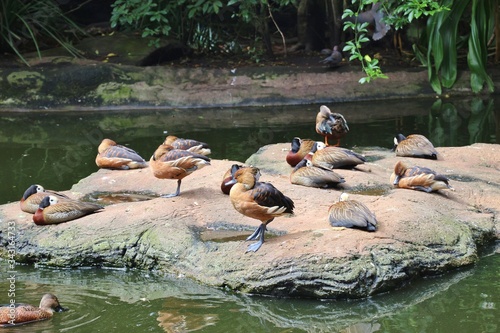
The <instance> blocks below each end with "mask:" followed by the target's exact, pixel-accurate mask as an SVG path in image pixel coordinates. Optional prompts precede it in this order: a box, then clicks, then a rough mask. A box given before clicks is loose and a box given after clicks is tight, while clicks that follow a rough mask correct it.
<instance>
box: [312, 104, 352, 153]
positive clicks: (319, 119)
mask: <svg viewBox="0 0 500 333" xmlns="http://www.w3.org/2000/svg"><path fill="white" fill-rule="evenodd" d="M347 132H349V126H347V121H346V120H345V118H344V116H343V115H341V114H340V113H332V112H331V111H330V109H329V108H328V107H327V106H325V105H322V106H321V107H320V108H319V112H318V114H317V115H316V133H318V134H319V135H322V136H323V137H324V138H325V145H327V146H328V139H334V140H337V143H336V144H335V146H339V145H340V138H342V137H344V136H345V135H346V134H347Z"/></svg>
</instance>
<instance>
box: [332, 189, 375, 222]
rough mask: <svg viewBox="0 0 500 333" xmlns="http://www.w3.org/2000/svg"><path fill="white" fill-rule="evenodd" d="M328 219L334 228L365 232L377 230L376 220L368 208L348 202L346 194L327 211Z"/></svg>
mask: <svg viewBox="0 0 500 333" xmlns="http://www.w3.org/2000/svg"><path fill="white" fill-rule="evenodd" d="M328 219H329V221H330V224H331V225H332V227H335V228H356V229H364V230H366V231H375V230H376V229H377V218H376V217H375V214H373V213H372V212H371V211H370V210H369V209H368V207H366V206H365V204H363V203H362V202H359V201H357V200H349V195H348V194H347V193H342V194H341V195H340V200H339V201H338V202H336V203H334V204H333V205H331V206H330V208H329V209H328Z"/></svg>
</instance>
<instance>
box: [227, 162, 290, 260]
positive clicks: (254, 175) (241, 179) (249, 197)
mask: <svg viewBox="0 0 500 333" xmlns="http://www.w3.org/2000/svg"><path fill="white" fill-rule="evenodd" d="M259 175H260V171H259V169H258V168H255V167H248V168H242V169H240V170H238V171H236V173H235V175H234V179H233V180H232V181H230V183H234V185H233V187H232V188H231V192H230V193H229V197H230V199H231V203H232V204H233V207H234V208H235V209H236V210H237V211H238V212H239V213H241V214H243V215H245V216H248V217H251V218H254V219H257V220H260V221H261V225H260V226H259V227H257V229H255V231H254V232H253V233H252V234H251V235H250V236H249V237H248V238H247V240H255V239H259V240H258V241H257V242H256V243H253V244H251V245H249V246H248V248H247V250H246V252H249V251H251V252H256V251H258V250H259V249H260V247H261V246H262V244H263V243H264V234H265V232H266V230H267V225H268V224H269V223H271V222H272V221H273V220H274V218H275V217H279V216H284V215H291V214H293V209H294V203H293V201H292V199H290V198H289V197H287V196H285V195H284V194H283V193H281V192H280V191H279V190H278V189H277V188H276V187H274V186H273V185H272V184H270V183H266V182H258V181H257V179H258V178H259Z"/></svg>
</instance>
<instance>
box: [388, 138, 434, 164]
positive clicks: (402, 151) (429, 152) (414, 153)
mask: <svg viewBox="0 0 500 333" xmlns="http://www.w3.org/2000/svg"><path fill="white" fill-rule="evenodd" d="M392 150H393V151H395V152H396V156H401V157H418V158H428V159H431V160H436V159H437V156H438V152H437V151H436V149H435V148H434V146H433V145H432V143H431V142H430V141H429V139H427V138H426V137H425V136H423V135H420V134H410V135H408V136H404V135H403V134H398V135H396V136H395V137H394V147H393V148H392Z"/></svg>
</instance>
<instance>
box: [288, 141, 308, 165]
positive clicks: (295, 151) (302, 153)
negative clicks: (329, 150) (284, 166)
mask: <svg viewBox="0 0 500 333" xmlns="http://www.w3.org/2000/svg"><path fill="white" fill-rule="evenodd" d="M314 143H315V141H313V140H311V139H301V138H299V137H295V138H293V139H292V143H291V148H290V151H289V152H288V154H286V162H287V163H288V164H289V165H290V166H292V167H294V166H296V165H297V164H298V163H299V162H300V161H302V160H303V159H304V157H306V155H307V154H309V152H310V151H311V149H312V148H313V146H314Z"/></svg>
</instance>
